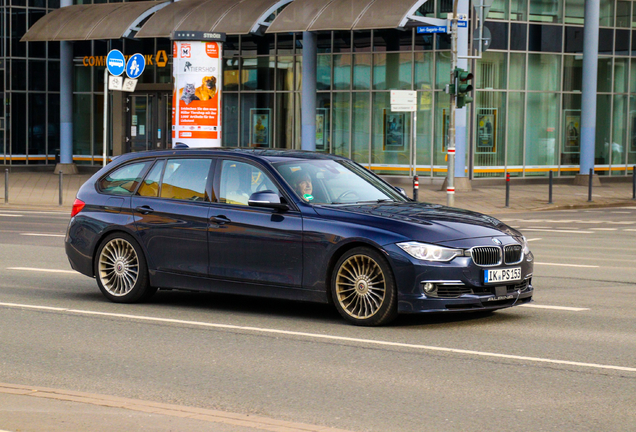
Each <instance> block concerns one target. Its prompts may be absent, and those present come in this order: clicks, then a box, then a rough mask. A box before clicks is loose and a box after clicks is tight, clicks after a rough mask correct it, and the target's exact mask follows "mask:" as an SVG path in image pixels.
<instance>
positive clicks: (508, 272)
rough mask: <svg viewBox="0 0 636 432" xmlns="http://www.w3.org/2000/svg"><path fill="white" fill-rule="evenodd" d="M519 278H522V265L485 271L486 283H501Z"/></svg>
mask: <svg viewBox="0 0 636 432" xmlns="http://www.w3.org/2000/svg"><path fill="white" fill-rule="evenodd" d="M518 280H521V267H515V268H508V269H497V270H486V271H484V282H485V283H499V282H510V281H518Z"/></svg>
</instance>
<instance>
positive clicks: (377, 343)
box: [0, 303, 636, 373]
mask: <svg viewBox="0 0 636 432" xmlns="http://www.w3.org/2000/svg"><path fill="white" fill-rule="evenodd" d="M0 306H4V307H9V308H18V309H32V310H41V311H51V312H62V313H69V314H74V315H89V316H91V315H93V316H107V317H112V318H124V319H130V320H137V321H146V322H161V323H169V324H180V325H190V326H197V327H206V328H214V329H222V330H234V331H247V332H252V333H261V334H278V335H286V336H299V337H304V338H310V339H319V340H331V341H340V342H354V343H361V344H367V345H375V346H385V347H394V348H410V349H417V350H421V351H436V352H445V353H453V354H464V355H471V356H478V357H490V358H500V359H506V360H520V361H527V362H533V363H547V364H557V365H564V366H577V367H582V368H592V369H604V370H616V371H622V372H634V373H636V367H627V366H615V365H605V364H597V363H583V362H577V361H569V360H555V359H549V358H542V357H527V356H519V355H512V354H502V353H493V352H487V351H474V350H465V349H458V348H445V347H439V346H431V345H419V344H410V343H403V342H391V341H384V340H375V339H361V338H353V337H346V336H335V335H328V334H321V333H307V332H299V331H290V330H279V329H272V328H263V327H249V326H239V325H232V324H217V323H209V322H203V321H186V320H178V319H171V318H158V317H152V316H144V315H129V314H120V313H109V312H97V311H90V310H82V309H66V308H58V307H52V306H37V305H29V304H18V303H0Z"/></svg>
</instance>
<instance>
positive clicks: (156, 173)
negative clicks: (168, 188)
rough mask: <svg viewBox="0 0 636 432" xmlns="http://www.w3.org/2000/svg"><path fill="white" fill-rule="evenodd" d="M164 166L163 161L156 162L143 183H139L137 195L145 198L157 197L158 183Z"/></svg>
mask: <svg viewBox="0 0 636 432" xmlns="http://www.w3.org/2000/svg"><path fill="white" fill-rule="evenodd" d="M164 164H165V161H158V162H157V163H156V164H155V166H153V167H152V169H151V170H150V172H149V173H148V175H147V176H146V178H145V179H144V181H143V182H141V186H139V190H138V191H137V195H140V196H145V197H158V196H159V181H160V180H161V173H162V172H163V166H164Z"/></svg>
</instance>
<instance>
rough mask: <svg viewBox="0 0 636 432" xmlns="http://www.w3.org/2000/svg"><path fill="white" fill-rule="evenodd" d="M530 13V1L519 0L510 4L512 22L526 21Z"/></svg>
mask: <svg viewBox="0 0 636 432" xmlns="http://www.w3.org/2000/svg"><path fill="white" fill-rule="evenodd" d="M527 13H528V0H517V1H512V2H511V3H510V20H511V21H525V20H526V16H527Z"/></svg>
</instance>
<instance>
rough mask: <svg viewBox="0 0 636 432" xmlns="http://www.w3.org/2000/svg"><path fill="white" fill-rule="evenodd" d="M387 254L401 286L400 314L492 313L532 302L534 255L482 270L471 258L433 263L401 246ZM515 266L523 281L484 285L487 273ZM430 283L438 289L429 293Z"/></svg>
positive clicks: (391, 249) (399, 291)
mask: <svg viewBox="0 0 636 432" xmlns="http://www.w3.org/2000/svg"><path fill="white" fill-rule="evenodd" d="M387 252H388V254H389V259H390V261H391V263H392V265H393V269H394V275H395V279H396V284H397V291H398V312H399V313H423V312H479V311H491V310H497V309H503V308H508V307H512V306H518V305H520V304H524V303H529V302H531V301H532V296H533V294H534V287H533V286H532V272H533V257H532V255H530V257H524V259H523V261H522V262H520V263H518V264H513V265H501V266H497V267H481V266H478V265H476V264H475V263H474V262H473V260H472V258H470V257H458V258H455V259H454V260H452V261H451V262H448V263H433V262H425V261H421V260H417V259H414V258H412V257H410V256H409V255H407V254H406V253H404V252H403V251H401V250H400V249H399V248H397V246H396V247H395V248H391V247H388V248H387ZM528 258H530V260H528ZM515 267H520V268H521V280H517V281H511V282H501V283H498V284H487V283H484V271H485V270H488V269H504V268H515ZM426 282H432V283H434V284H435V285H436V286H437V289H436V290H435V291H434V292H433V293H427V292H426V291H425V289H424V284H425V283H426Z"/></svg>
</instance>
